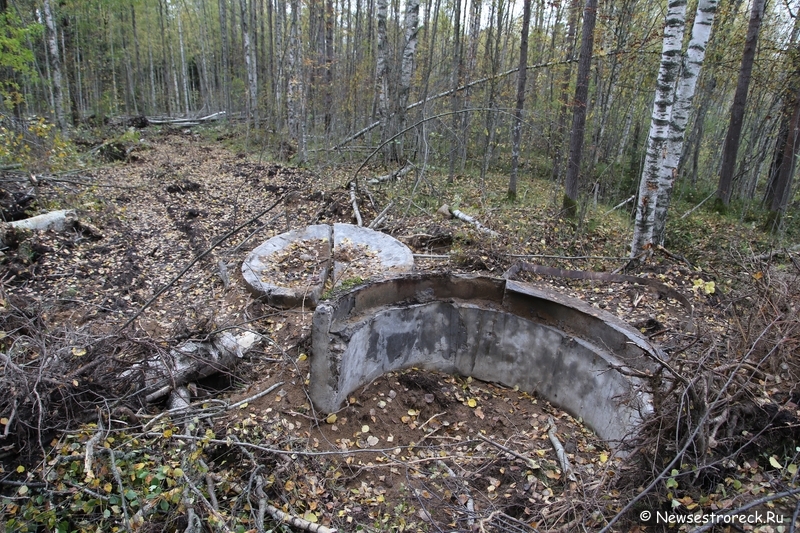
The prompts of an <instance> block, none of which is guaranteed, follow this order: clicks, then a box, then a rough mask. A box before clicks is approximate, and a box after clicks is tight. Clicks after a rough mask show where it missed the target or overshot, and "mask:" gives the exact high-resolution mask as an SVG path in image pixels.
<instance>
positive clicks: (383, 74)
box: [375, 0, 391, 162]
mask: <svg viewBox="0 0 800 533" xmlns="http://www.w3.org/2000/svg"><path fill="white" fill-rule="evenodd" d="M388 9H389V5H388V3H387V0H377V10H376V15H377V19H378V20H377V22H378V26H377V33H378V47H377V56H376V61H375V85H376V89H377V90H376V93H377V94H376V96H377V99H378V102H377V108H378V109H377V111H378V118H379V120H380V123H381V143H382V144H383V143H384V142H385V141H386V139H388V138H389V137H390V136H391V135H390V134H389V65H388V55H389V50H388V48H389V43H388V41H387V37H386V17H387V14H388ZM390 158H391V153H390V152H389V151H388V149H387V150H386V151H385V152H384V159H385V161H387V162H388V160H389V159H390Z"/></svg>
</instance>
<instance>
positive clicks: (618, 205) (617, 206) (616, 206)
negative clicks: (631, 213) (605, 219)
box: [603, 195, 636, 216]
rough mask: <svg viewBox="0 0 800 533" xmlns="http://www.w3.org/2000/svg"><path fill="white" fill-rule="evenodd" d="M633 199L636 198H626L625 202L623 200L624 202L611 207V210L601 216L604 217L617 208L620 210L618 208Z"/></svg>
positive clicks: (634, 196)
mask: <svg viewBox="0 0 800 533" xmlns="http://www.w3.org/2000/svg"><path fill="white" fill-rule="evenodd" d="M634 198H636V195H633V196H631V197H630V198H628V199H627V200H625V201H624V202H620V203H618V204H617V205H615V206H614V207H612V208H611V209H609V210H608V211H606V212H605V213H603V216H606V215H607V214H609V213H611V212H612V211H616V210H617V209H619V208H620V207H622V206H623V205H625V204H627V203H629V202H630V201H631V200H633V199H634Z"/></svg>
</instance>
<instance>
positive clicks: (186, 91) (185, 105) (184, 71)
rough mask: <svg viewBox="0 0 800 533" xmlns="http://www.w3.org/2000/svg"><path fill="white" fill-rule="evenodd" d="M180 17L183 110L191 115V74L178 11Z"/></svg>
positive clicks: (179, 36)
mask: <svg viewBox="0 0 800 533" xmlns="http://www.w3.org/2000/svg"><path fill="white" fill-rule="evenodd" d="M175 18H176V19H178V45H179V46H180V48H181V85H182V86H183V112H184V113H185V114H186V116H187V117H188V116H189V81H188V79H189V75H188V70H187V69H186V50H185V46H184V44H183V24H181V14H180V13H176V15H175Z"/></svg>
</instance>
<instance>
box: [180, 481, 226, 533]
mask: <svg viewBox="0 0 800 533" xmlns="http://www.w3.org/2000/svg"><path fill="white" fill-rule="evenodd" d="M183 480H184V481H186V484H187V485H188V486H189V489H190V490H191V491H192V492H194V494H195V496H197V497H198V498H200V500H201V501H202V502H203V503H204V504H205V505H206V507H207V508H208V512H209V513H211V514H212V515H214V518H215V519H216V520H215V521H216V522H217V524H218V525H219V527H221V528H222V530H223V531H225V532H226V533H233V530H232V529H231V528H229V527H228V524H227V522H226V521H225V517H224V516H222V515H221V514H220V513H219V511H217V510H215V509H214V507H213V506H212V505H211V502H209V501H208V499H207V498H206V497H205V496H203V493H202V492H200V489H198V488H197V486H196V485H195V484H194V482H193V481H192V480H191V479H190V478H189V476H187V475H186V472H184V473H183Z"/></svg>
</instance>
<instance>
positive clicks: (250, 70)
mask: <svg viewBox="0 0 800 533" xmlns="http://www.w3.org/2000/svg"><path fill="white" fill-rule="evenodd" d="M239 10H240V12H241V15H242V44H243V47H244V64H245V68H246V70H247V117H248V120H249V119H252V120H253V125H254V126H255V127H256V128H258V74H257V73H256V62H255V57H254V55H255V54H254V52H253V45H252V42H251V39H252V35H251V34H250V29H251V28H250V24H249V21H250V16H249V13H248V10H247V0H239Z"/></svg>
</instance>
